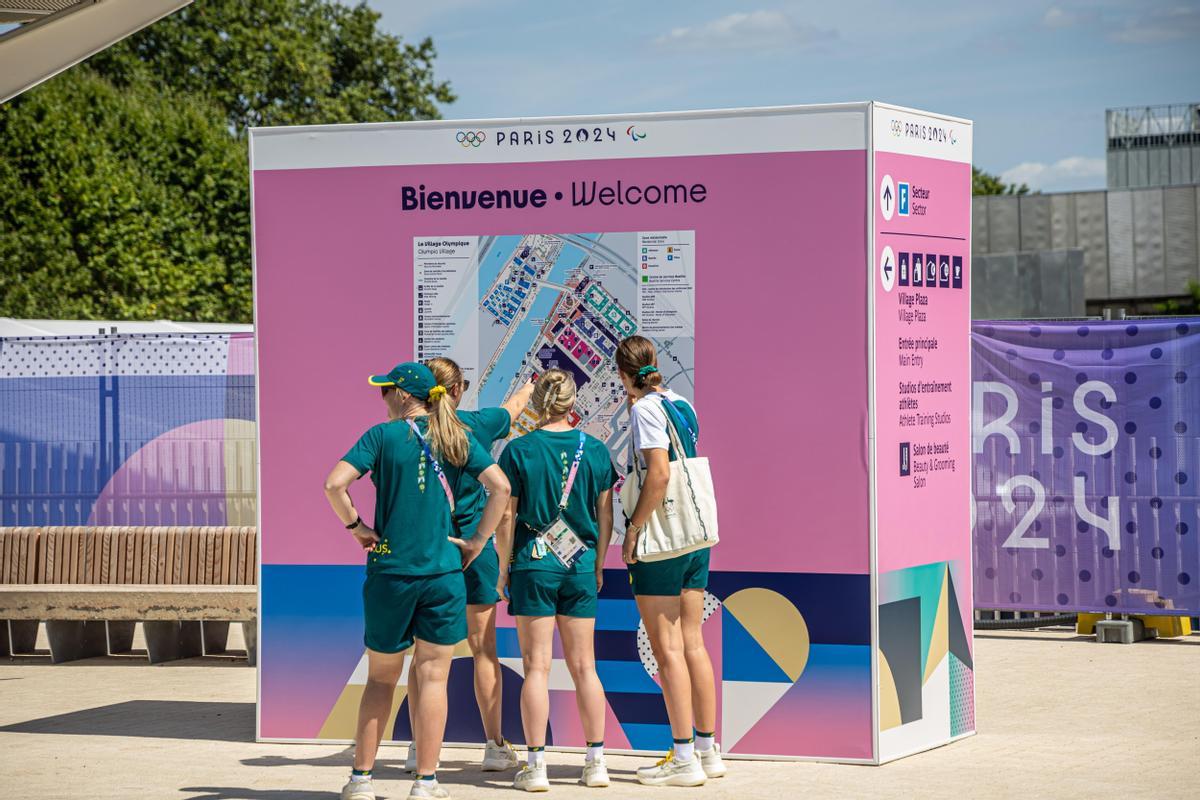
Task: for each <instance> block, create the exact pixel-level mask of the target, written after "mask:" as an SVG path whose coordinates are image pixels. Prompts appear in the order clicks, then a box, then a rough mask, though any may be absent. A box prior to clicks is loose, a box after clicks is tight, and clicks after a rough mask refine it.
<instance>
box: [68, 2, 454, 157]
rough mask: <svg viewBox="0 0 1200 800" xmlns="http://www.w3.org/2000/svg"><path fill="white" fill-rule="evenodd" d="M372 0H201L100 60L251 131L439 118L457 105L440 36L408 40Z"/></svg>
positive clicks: (97, 63)
mask: <svg viewBox="0 0 1200 800" xmlns="http://www.w3.org/2000/svg"><path fill="white" fill-rule="evenodd" d="M379 17H380V15H379V13H378V12H376V11H372V10H371V9H370V8H368V7H367V5H366V4H365V3H363V4H360V5H357V6H348V5H342V4H341V3H337V2H328V0H255V2H251V3H248V2H245V0H198V2H196V3H194V4H193V5H190V6H187V7H185V8H183V9H182V10H180V11H179V12H177V13H175V14H173V15H171V16H170V17H167V18H166V19H163V20H160V21H159V22H157V23H155V24H153V25H151V26H149V27H148V28H146V29H144V30H143V31H142V32H141V33H139V34H137V35H136V36H132V37H130V38H129V39H127V40H125V41H123V42H121V43H120V44H118V45H116V46H115V47H112V48H109V49H108V50H105V51H104V52H102V53H100V54H98V55H96V56H94V57H93V58H92V59H91V61H90V62H89V63H90V65H91V67H92V68H93V69H95V70H96V71H97V72H99V73H100V74H102V75H106V76H108V77H109V78H111V79H112V80H113V82H114V83H116V84H117V85H119V86H124V85H127V84H129V83H135V82H137V81H139V80H148V81H155V80H157V81H160V82H161V83H162V84H164V85H166V86H169V87H171V88H172V89H176V90H182V91H189V92H196V93H199V94H202V95H204V96H206V97H209V98H212V99H213V100H215V101H216V102H217V103H219V104H220V105H221V107H222V108H224V109H225V111H226V113H227V114H228V116H229V123H230V125H232V126H233V127H234V128H235V130H237V131H238V132H239V133H241V132H242V131H244V130H245V128H247V127H250V126H263V125H304V124H314V123H335V122H386V121H388V120H408V119H437V118H438V117H439V116H440V115H439V114H438V108H437V105H436V103H450V102H453V101H454V99H455V98H454V94H453V93H452V92H451V91H450V86H449V84H448V83H446V82H444V81H438V80H436V79H435V78H434V74H433V60H434V57H435V56H436V52H435V50H434V47H433V41H432V40H431V39H428V38H426V39H423V40H422V41H420V42H418V43H417V44H415V45H413V44H405V43H404V42H402V41H401V39H400V38H399V37H398V36H392V35H391V34H387V33H384V32H383V31H380V30H379V29H378V28H377V23H378V22H379Z"/></svg>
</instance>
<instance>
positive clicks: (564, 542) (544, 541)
mask: <svg viewBox="0 0 1200 800" xmlns="http://www.w3.org/2000/svg"><path fill="white" fill-rule="evenodd" d="M538 546H539V549H540V548H544V549H545V550H549V551H550V552H551V553H553V554H554V557H555V558H557V559H558V560H559V561H561V562H562V565H563V566H564V567H566V568H567V569H570V568H571V567H573V566H575V562H576V561H578V560H579V558H580V556H582V555H583V554H584V553H586V552H587V545H586V544H584V541H583V540H582V539H580V538H579V536H578V535H576V533H575V531H573V530H571V526H570V525H568V524H567V523H566V522H564V521H563V518H562V517H559V518H558V519H556V520H554V522H551V523H550V524H549V525H547V526H546V527H544V528H542V530H541V531H540V532H538Z"/></svg>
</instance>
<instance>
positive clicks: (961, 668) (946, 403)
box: [874, 109, 974, 761]
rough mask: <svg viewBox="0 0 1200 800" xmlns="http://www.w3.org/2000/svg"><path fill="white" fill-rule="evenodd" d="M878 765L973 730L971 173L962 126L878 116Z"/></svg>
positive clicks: (892, 113)
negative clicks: (963, 153) (962, 147)
mask: <svg viewBox="0 0 1200 800" xmlns="http://www.w3.org/2000/svg"><path fill="white" fill-rule="evenodd" d="M875 131H876V135H877V138H876V151H875V154H874V184H875V186H874V191H875V196H874V200H875V209H874V228H875V237H874V239H875V241H874V273H875V276H874V284H875V288H874V300H875V308H874V348H875V373H874V374H875V386H874V422H875V425H874V431H875V459H876V460H875V492H876V494H875V518H876V559H877V564H876V569H877V570H878V573H877V574H878V581H879V583H878V592H877V596H878V603H879V607H878V609H877V614H878V626H879V627H878V631H879V663H878V669H879V703H880V711H879V713H880V721H879V726H880V738H879V747H880V753H879V757H880V759H881V760H885V761H886V760H890V759H892V758H896V757H898V756H900V755H905V754H908V753H911V752H913V751H915V750H919V749H923V748H924V747H928V746H930V745H932V744H936V743H940V742H944V741H946V740H948V739H951V738H955V737H958V736H962V735H966V734H968V733H970V732H972V731H973V730H974V696H973V694H974V693H973V687H974V678H973V674H974V673H973V668H974V661H973V658H972V653H971V650H972V648H971V636H970V631H971V628H972V620H973V615H972V611H973V607H972V603H971V577H970V566H971V540H970V535H969V531H970V526H971V507H970V502H971V494H970V474H971V462H972V457H971V439H970V425H969V424H968V420H969V417H970V398H971V374H970V363H971V362H970V322H971V281H970V254H971V243H970V232H971V219H970V212H971V165H970V163H969V161H961V160H956V159H955V158H954V157H953V156H954V147H955V145H957V144H958V140H959V139H960V137H965V136H967V135H968V133H969V127H964V126H963V124H962V123H961V121H957V120H947V119H941V118H936V117H931V116H928V115H917V114H911V113H905V112H902V111H899V110H890V109H887V110H884V109H880V110H878V111H877V116H876V118H875Z"/></svg>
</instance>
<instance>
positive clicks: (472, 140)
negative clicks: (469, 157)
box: [454, 131, 487, 147]
mask: <svg viewBox="0 0 1200 800" xmlns="http://www.w3.org/2000/svg"><path fill="white" fill-rule="evenodd" d="M454 139H455V140H456V141H457V142H458V143H459V144H461V145H462V146H463V147H479V145H481V144H483V143H484V142H485V141H487V134H486V133H484V132H483V131H459V132H458V133H457V134H456V135H455V137H454Z"/></svg>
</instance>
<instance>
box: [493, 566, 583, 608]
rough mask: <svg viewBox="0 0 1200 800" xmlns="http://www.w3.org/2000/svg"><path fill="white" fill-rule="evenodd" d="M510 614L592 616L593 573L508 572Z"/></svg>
mask: <svg viewBox="0 0 1200 800" xmlns="http://www.w3.org/2000/svg"><path fill="white" fill-rule="evenodd" d="M508 592H509V594H510V595H511V596H512V613H513V614H516V615H517V616H521V617H553V616H554V615H556V614H561V615H562V616H564V617H592V618H594V617H595V616H596V573H594V572H550V571H548V570H521V571H520V572H513V573H511V574H510V575H509V581H508Z"/></svg>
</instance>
